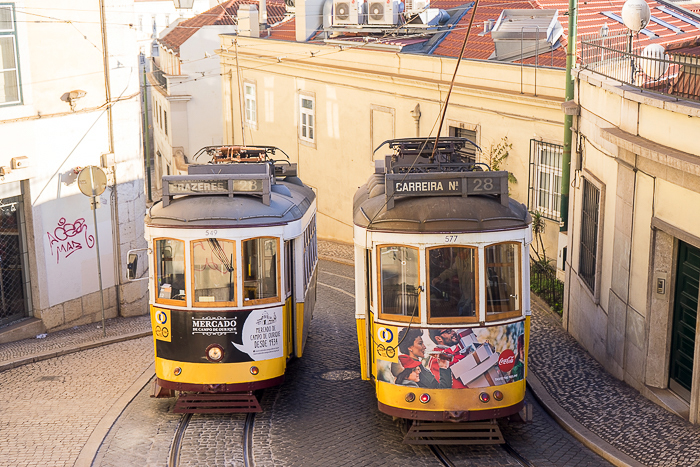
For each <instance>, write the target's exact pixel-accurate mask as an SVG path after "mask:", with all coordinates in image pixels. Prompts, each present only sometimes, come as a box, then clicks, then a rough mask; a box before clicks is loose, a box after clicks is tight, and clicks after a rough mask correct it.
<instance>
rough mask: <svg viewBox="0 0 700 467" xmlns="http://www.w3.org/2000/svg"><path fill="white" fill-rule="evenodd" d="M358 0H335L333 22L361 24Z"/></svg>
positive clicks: (336, 23)
mask: <svg viewBox="0 0 700 467" xmlns="http://www.w3.org/2000/svg"><path fill="white" fill-rule="evenodd" d="M359 3H360V2H359V1H358V0H333V24H335V25H338V24H360V14H359V8H358V4H359Z"/></svg>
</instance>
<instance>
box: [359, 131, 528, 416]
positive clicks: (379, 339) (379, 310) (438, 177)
mask: <svg viewBox="0 0 700 467" xmlns="http://www.w3.org/2000/svg"><path fill="white" fill-rule="evenodd" d="M466 144H470V142H469V141H468V140H465V139H463V138H445V139H440V140H439V141H438V143H437V149H435V150H434V148H435V142H434V141H432V140H426V139H418V138H410V139H399V140H392V141H390V142H389V145H390V147H391V148H392V149H393V154H392V155H391V156H387V157H386V158H385V160H381V161H378V162H377V164H376V170H375V174H373V175H372V176H371V177H370V179H369V181H368V182H367V183H366V184H365V185H363V186H362V187H360V188H359V190H358V191H357V193H356V195H355V199H354V246H355V284H356V286H355V287H356V290H355V292H356V315H355V316H356V323H357V335H358V341H359V348H360V358H361V368H362V377H363V379H367V380H372V381H373V382H374V384H375V387H376V395H377V401H378V406H379V410H380V411H382V412H384V413H386V414H390V415H393V416H395V417H398V418H402V419H410V420H423V421H453V422H470V421H476V420H491V419H496V418H500V417H505V416H508V415H512V414H515V413H517V412H519V411H521V409H522V408H523V404H524V397H525V377H526V373H527V351H528V337H529V329H530V317H529V315H530V300H529V268H528V264H529V263H528V251H529V245H530V243H531V241H532V231H531V222H532V220H531V217H530V214H529V213H528V211H527V209H526V207H525V206H524V205H522V204H520V203H518V202H516V201H514V200H512V199H510V198H509V196H508V173H507V172H497V171H490V170H488V167H485V166H483V165H480V164H473V163H468V162H465V158H464V157H463V156H462V154H463V153H462V151H463V149H464V147H465V145H466Z"/></svg>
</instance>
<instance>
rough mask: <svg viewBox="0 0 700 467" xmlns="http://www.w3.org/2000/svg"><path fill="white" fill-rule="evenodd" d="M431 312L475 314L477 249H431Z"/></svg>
mask: <svg viewBox="0 0 700 467" xmlns="http://www.w3.org/2000/svg"><path fill="white" fill-rule="evenodd" d="M428 265H429V266H428V267H429V270H430V292H429V295H428V298H429V300H430V316H431V317H432V318H446V317H460V316H476V290H477V288H476V249H475V248H467V247H443V248H432V249H430V250H428Z"/></svg>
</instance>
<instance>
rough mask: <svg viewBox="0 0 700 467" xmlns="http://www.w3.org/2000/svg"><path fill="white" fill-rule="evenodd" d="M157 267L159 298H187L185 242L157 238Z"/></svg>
mask: <svg viewBox="0 0 700 467" xmlns="http://www.w3.org/2000/svg"><path fill="white" fill-rule="evenodd" d="M156 269H157V272H158V277H157V281H158V282H157V284H156V285H157V287H158V297H157V300H156V301H159V300H183V301H184V300H185V298H186V297H185V242H182V241H180V240H173V239H170V238H162V239H159V240H156Z"/></svg>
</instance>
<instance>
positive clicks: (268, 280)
mask: <svg viewBox="0 0 700 467" xmlns="http://www.w3.org/2000/svg"><path fill="white" fill-rule="evenodd" d="M243 266H244V270H243V289H244V291H243V299H244V300H246V301H247V300H263V299H269V298H275V297H277V276H278V274H277V239H276V238H254V239H251V240H245V241H244V242H243Z"/></svg>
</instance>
